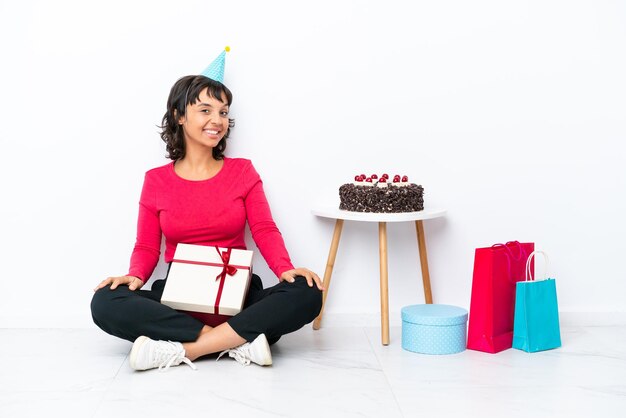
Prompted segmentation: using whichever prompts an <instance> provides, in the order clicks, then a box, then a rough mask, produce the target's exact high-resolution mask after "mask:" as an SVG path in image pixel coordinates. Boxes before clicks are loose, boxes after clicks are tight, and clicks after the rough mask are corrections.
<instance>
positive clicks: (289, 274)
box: [280, 267, 324, 290]
mask: <svg viewBox="0 0 626 418" xmlns="http://www.w3.org/2000/svg"><path fill="white" fill-rule="evenodd" d="M296 276H304V278H305V279H306V282H307V283H308V285H309V287H313V282H315V284H316V285H317V288H318V289H319V290H324V286H323V285H322V281H321V280H320V278H319V276H318V275H317V274H315V273H314V272H312V271H311V270H309V269H305V268H304V267H298V268H295V269H293V270H287V271H285V272H283V274H281V275H280V280H281V281H283V280H286V281H288V282H289V283H293V282H294V281H295V280H296Z"/></svg>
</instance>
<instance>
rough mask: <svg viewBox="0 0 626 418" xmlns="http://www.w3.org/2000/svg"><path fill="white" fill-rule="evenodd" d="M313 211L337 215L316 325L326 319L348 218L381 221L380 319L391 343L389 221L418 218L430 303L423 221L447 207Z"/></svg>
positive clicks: (384, 340) (384, 336)
mask: <svg viewBox="0 0 626 418" xmlns="http://www.w3.org/2000/svg"><path fill="white" fill-rule="evenodd" d="M311 212H312V213H313V215H315V216H320V217H323V218H331V219H335V230H334V232H333V238H332V241H331V243H330V251H329V253H328V260H327V262H326V270H325V271H324V288H325V290H324V293H323V297H322V310H321V311H320V314H319V315H318V317H317V318H316V319H315V321H314V322H313V329H319V328H320V326H321V323H322V315H323V313H324V306H325V305H326V297H327V296H328V290H329V288H330V279H331V276H332V273H333V266H334V265H335V257H336V255H337V248H338V247H339V239H340V238H341V230H342V229H343V222H344V221H357V222H378V242H379V254H380V321H381V339H382V343H383V345H388V344H389V292H388V276H387V222H415V228H416V231H417V245H418V249H419V256H420V265H421V267H422V281H423V283H424V299H425V301H426V303H433V297H432V292H431V289H430V274H429V273H428V258H427V253H426V238H425V236H424V225H423V221H425V220H427V219H433V218H438V217H441V216H444V215H445V213H446V211H445V209H430V208H427V209H424V210H422V211H419V212H405V213H360V212H349V211H346V210H341V209H338V208H336V207H318V208H314V209H313V210H311Z"/></svg>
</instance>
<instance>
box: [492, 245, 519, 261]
mask: <svg viewBox="0 0 626 418" xmlns="http://www.w3.org/2000/svg"><path fill="white" fill-rule="evenodd" d="M509 244H510V245H509ZM513 246H516V247H517V248H518V250H519V252H518V254H517V257H515V256H514V255H513V251H511V248H510V247H513ZM497 247H503V248H504V249H505V250H506V251H507V252H508V253H509V255H510V256H511V258H512V259H513V260H515V261H520V260H521V259H522V257H523V256H525V255H526V251H524V248H523V247H522V244H520V242H519V241H508V242H507V243H506V244H493V245H492V246H491V248H497Z"/></svg>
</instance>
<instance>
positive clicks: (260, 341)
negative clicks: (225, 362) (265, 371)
mask: <svg viewBox="0 0 626 418" xmlns="http://www.w3.org/2000/svg"><path fill="white" fill-rule="evenodd" d="M226 353H228V356H229V357H232V358H234V359H235V360H237V362H238V363H239V364H243V365H244V366H247V365H249V364H250V362H253V363H256V364H258V365H259V366H270V365H271V364H272V352H271V351H270V345H269V344H268V343H267V338H266V337H265V334H259V336H258V337H256V338H255V339H254V341H252V342H251V343H245V344H242V345H240V346H239V347H235V348H231V349H229V350H224V351H222V352H221V353H220V355H219V356H218V357H217V360H219V359H220V358H221V357H222V356H223V355H224V354H226Z"/></svg>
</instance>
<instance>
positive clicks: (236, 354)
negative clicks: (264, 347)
mask: <svg viewBox="0 0 626 418" xmlns="http://www.w3.org/2000/svg"><path fill="white" fill-rule="evenodd" d="M226 353H228V356H229V357H232V358H234V359H235V360H237V363H239V364H243V365H244V366H248V365H249V364H250V343H244V344H242V345H240V346H239V347H235V348H230V349H228V350H224V351H222V352H221V353H220V355H219V356H217V359H216V360H215V361H217V360H219V359H220V358H222V356H223V355H224V354H226Z"/></svg>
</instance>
